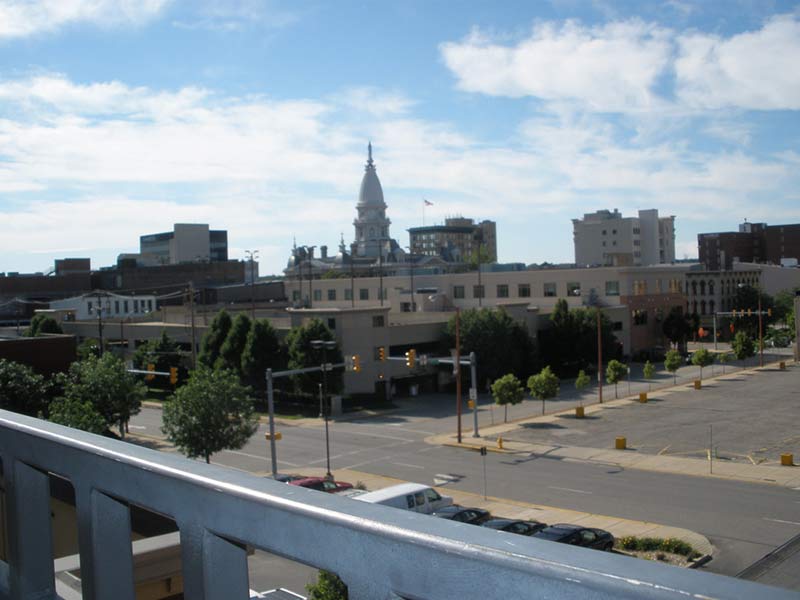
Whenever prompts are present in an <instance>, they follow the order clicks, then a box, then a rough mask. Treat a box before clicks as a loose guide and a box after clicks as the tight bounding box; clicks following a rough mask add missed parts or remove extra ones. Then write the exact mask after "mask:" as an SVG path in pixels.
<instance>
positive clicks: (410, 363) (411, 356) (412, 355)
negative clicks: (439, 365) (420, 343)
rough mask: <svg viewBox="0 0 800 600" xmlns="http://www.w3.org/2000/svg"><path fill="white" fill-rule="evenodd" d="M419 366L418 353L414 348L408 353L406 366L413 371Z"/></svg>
mask: <svg viewBox="0 0 800 600" xmlns="http://www.w3.org/2000/svg"><path fill="white" fill-rule="evenodd" d="M416 364H417V351H416V350H414V349H413V348H412V349H411V350H409V351H408V352H406V366H407V367H408V368H409V369H413V368H414V366H415V365H416Z"/></svg>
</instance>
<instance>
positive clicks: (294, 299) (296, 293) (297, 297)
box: [292, 290, 300, 302]
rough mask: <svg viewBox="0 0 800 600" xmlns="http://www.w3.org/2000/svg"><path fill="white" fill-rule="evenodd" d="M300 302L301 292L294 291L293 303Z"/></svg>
mask: <svg viewBox="0 0 800 600" xmlns="http://www.w3.org/2000/svg"><path fill="white" fill-rule="evenodd" d="M298 300H300V290H292V302H297V301H298Z"/></svg>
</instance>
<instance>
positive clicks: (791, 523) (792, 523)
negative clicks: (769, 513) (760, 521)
mask: <svg viewBox="0 0 800 600" xmlns="http://www.w3.org/2000/svg"><path fill="white" fill-rule="evenodd" d="M764 520H765V521H772V522H773V523H785V524H787V525H800V523H798V522H797V521H784V520H783V519H770V518H769V517H764Z"/></svg>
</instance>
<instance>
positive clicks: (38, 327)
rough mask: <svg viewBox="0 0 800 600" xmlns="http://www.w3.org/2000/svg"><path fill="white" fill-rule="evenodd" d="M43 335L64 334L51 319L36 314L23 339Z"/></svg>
mask: <svg viewBox="0 0 800 600" xmlns="http://www.w3.org/2000/svg"><path fill="white" fill-rule="evenodd" d="M45 333H64V332H63V331H62V329H61V326H60V325H59V324H58V321H56V320H55V319H54V318H53V317H51V316H50V315H46V314H44V313H36V314H35V315H33V318H32V319H31V324H30V326H29V327H28V328H27V329H26V330H25V334H24V335H25V337H38V336H40V335H43V334H45Z"/></svg>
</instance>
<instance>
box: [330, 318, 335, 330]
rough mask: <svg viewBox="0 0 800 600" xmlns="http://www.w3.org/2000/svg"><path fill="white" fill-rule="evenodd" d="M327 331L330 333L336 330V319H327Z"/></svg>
mask: <svg viewBox="0 0 800 600" xmlns="http://www.w3.org/2000/svg"><path fill="white" fill-rule="evenodd" d="M328 329H330V330H331V331H334V330H335V329H336V319H328Z"/></svg>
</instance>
